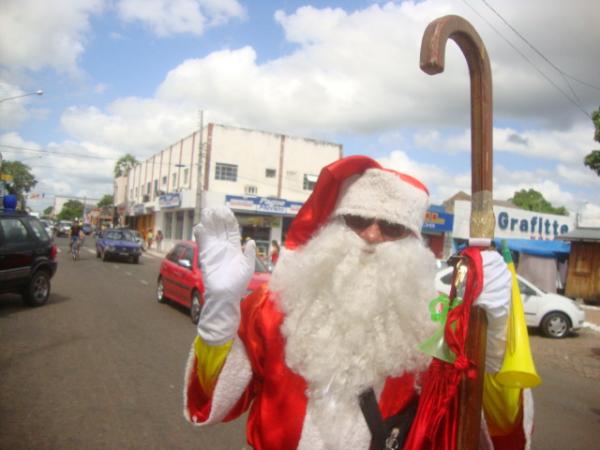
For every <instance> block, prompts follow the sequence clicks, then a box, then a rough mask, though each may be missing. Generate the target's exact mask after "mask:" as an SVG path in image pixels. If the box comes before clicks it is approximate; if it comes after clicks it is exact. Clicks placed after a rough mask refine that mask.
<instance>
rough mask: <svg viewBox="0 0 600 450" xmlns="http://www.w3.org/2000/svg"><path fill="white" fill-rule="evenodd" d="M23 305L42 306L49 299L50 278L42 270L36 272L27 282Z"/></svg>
mask: <svg viewBox="0 0 600 450" xmlns="http://www.w3.org/2000/svg"><path fill="white" fill-rule="evenodd" d="M24 297H25V303H27V304H28V305H29V306H42V305H43V304H45V303H46V302H47V301H48V298H49V297H50V276H49V275H48V272H46V271H44V270H38V271H37V272H35V273H34V274H33V276H32V277H31V280H30V281H29V286H27V290H26V291H25V293H24Z"/></svg>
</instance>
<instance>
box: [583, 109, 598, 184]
mask: <svg viewBox="0 0 600 450" xmlns="http://www.w3.org/2000/svg"><path fill="white" fill-rule="evenodd" d="M592 122H594V127H596V131H595V133H594V140H595V141H596V142H600V107H599V108H598V110H597V111H594V112H593V113H592ZM583 163H584V164H585V165H586V166H588V167H589V168H590V169H592V170H593V171H594V172H596V174H597V175H598V176H600V150H592V151H591V152H590V153H589V154H588V155H586V157H585V158H584V160H583Z"/></svg>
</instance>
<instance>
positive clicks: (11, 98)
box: [0, 89, 44, 103]
mask: <svg viewBox="0 0 600 450" xmlns="http://www.w3.org/2000/svg"><path fill="white" fill-rule="evenodd" d="M30 95H44V91H42V90H41V89H39V90H37V91H35V92H29V93H28V94H22V95H15V96H14V97H6V98H3V99H0V103H2V102H5V101H7V100H14V99H16V98H21V97H28V96H30Z"/></svg>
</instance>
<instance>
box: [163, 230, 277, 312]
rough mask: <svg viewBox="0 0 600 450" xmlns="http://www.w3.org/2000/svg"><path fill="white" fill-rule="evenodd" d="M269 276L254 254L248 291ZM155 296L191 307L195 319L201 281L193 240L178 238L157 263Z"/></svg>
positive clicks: (201, 299)
mask: <svg viewBox="0 0 600 450" xmlns="http://www.w3.org/2000/svg"><path fill="white" fill-rule="evenodd" d="M270 278H271V274H270V273H269V270H268V269H267V268H266V266H265V265H264V264H263V263H262V261H260V260H259V259H258V258H256V263H255V268H254V275H252V278H251V279H250V283H249V284H248V289H247V294H248V293H250V292H252V291H253V290H255V289H256V288H258V287H259V286H260V285H262V284H264V283H268V282H269V279H270ZM156 298H157V300H158V301H159V302H160V303H164V302H165V301H167V300H171V301H173V302H175V303H179V304H180V305H183V306H186V307H188V308H190V316H191V318H192V322H194V323H198V319H199V318H200V311H202V306H203V305H204V283H203V282H202V270H201V269H200V263H199V261H198V246H197V245H196V243H195V242H194V241H181V242H178V243H177V244H176V245H175V247H173V248H172V249H171V251H170V252H169V253H168V254H167V256H165V259H163V261H162V263H161V264H160V273H159V275H158V282H157V287H156Z"/></svg>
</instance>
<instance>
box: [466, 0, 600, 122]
mask: <svg viewBox="0 0 600 450" xmlns="http://www.w3.org/2000/svg"><path fill="white" fill-rule="evenodd" d="M462 1H463V3H464V4H465V5H467V6H468V7H469V8H471V10H473V12H474V13H475V14H477V15H478V16H479V17H480V18H481V19H482V20H483V21H484V22H485V23H487V24H488V26H489V27H490V28H491V29H492V30H494V31H495V32H496V34H498V36H500V37H501V38H502V39H503V40H504V41H505V42H506V43H507V44H508V45H510V46H511V47H512V48H513V50H514V51H516V52H517V53H518V54H519V55H521V57H522V58H523V59H524V60H525V61H527V62H528V63H529V64H530V65H531V66H532V67H533V68H534V69H535V70H536V71H537V72H538V73H539V74H540V75H541V76H542V77H544V79H545V80H546V81H548V83H550V84H551V85H552V86H554V88H555V89H556V90H558V91H559V92H560V93H561V94H562V95H563V96H564V97H565V98H566V99H567V100H568V101H569V103H571V104H573V105H574V106H575V107H576V108H577V109H579V110H580V111H581V112H582V113H583V114H585V115H586V117H587V118H588V119H591V118H592V116H591V114H590V113H588V112H587V111H586V110H585V109H583V107H582V106H581V105H580V104H579V103H577V101H575V100H573V98H571V96H569V94H567V93H566V92H565V91H564V90H563V89H562V88H561V87H560V86H558V85H557V84H556V83H555V82H554V81H553V80H552V79H551V78H550V77H549V76H548V75H546V74H545V73H544V72H542V71H541V70H540V68H539V67H537V66H536V65H535V64H534V63H533V62H532V61H531V60H530V59H529V58H528V57H527V56H526V55H525V54H524V53H523V52H522V51H521V50H519V49H518V48H517V47H516V46H515V45H514V44H513V43H512V42H511V41H509V40H508V39H507V38H506V37H505V36H504V35H503V34H502V33H501V32H500V31H499V30H498V29H497V28H496V27H495V26H494V25H492V23H491V22H490V21H489V20H487V19H486V18H485V17H483V16H482V15H481V13H479V11H477V10H476V9H475V8H474V7H473V6H472V5H471V4H470V3H469V2H467V0H462Z"/></svg>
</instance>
